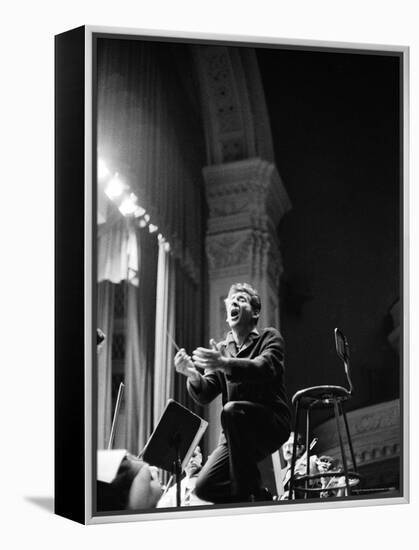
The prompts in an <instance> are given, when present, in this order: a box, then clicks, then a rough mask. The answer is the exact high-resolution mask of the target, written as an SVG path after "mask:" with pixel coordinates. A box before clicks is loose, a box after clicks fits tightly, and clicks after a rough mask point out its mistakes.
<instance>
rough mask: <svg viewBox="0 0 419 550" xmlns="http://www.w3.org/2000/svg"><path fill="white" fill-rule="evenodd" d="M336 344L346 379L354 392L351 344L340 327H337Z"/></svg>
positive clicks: (350, 389)
mask: <svg viewBox="0 0 419 550" xmlns="http://www.w3.org/2000/svg"><path fill="white" fill-rule="evenodd" d="M335 345H336V353H337V354H338V356H339V357H340V359H342V361H343V365H344V367H345V374H346V379H347V380H348V385H349V393H353V389H354V387H353V384H352V380H351V373H350V357H349V344H348V341H347V339H346V338H345V335H344V334H343V332H342V331H341V330H340V329H338V328H335Z"/></svg>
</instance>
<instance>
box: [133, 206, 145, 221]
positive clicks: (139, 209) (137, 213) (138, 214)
mask: <svg viewBox="0 0 419 550" xmlns="http://www.w3.org/2000/svg"><path fill="white" fill-rule="evenodd" d="M144 214H145V209H144V208H142V207H141V206H137V209H136V211H135V212H134V216H135V217H136V218H140V217H141V216H144Z"/></svg>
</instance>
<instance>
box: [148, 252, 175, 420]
mask: <svg viewBox="0 0 419 550" xmlns="http://www.w3.org/2000/svg"><path fill="white" fill-rule="evenodd" d="M166 248H167V247H166V243H165V242H163V241H160V243H159V258H158V268H157V289H156V294H157V303H156V334H155V361H154V388H153V395H154V399H153V424H154V426H156V425H157V423H158V421H159V418H160V416H161V414H162V412H163V410H164V407H165V406H166V403H167V400H168V399H169V398H173V397H174V380H175V369H174V365H173V357H174V354H175V350H174V346H173V343H172V341H171V338H174V328H175V277H176V270H175V262H174V259H173V257H172V256H171V254H170V252H168V251H167V250H166Z"/></svg>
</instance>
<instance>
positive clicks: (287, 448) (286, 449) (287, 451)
mask: <svg viewBox="0 0 419 550" xmlns="http://www.w3.org/2000/svg"><path fill="white" fill-rule="evenodd" d="M293 445H294V437H293V436H291V437H290V438H289V439H288V441H286V442H285V443H284V444H283V446H282V454H283V455H284V459H285V460H286V461H287V462H289V461H290V460H291V458H292V448H293ZM303 450H304V445H299V444H297V452H296V454H297V458H300V456H301V455H302V454H303Z"/></svg>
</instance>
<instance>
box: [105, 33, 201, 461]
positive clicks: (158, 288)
mask: <svg viewBox="0 0 419 550" xmlns="http://www.w3.org/2000/svg"><path fill="white" fill-rule="evenodd" d="M97 45H98V47H97V60H98V65H97V67H98V71H97V82H98V89H97V106H98V117H97V120H98V126H97V144H98V149H97V151H98V157H99V158H101V159H102V160H103V161H104V162H105V163H106V165H107V167H108V168H109V170H110V173H111V174H115V173H116V172H117V173H118V176H119V178H120V180H121V181H123V182H124V183H126V184H127V185H128V186H129V189H130V191H132V192H133V193H135V195H136V196H137V197H138V203H139V204H140V205H141V206H142V207H143V208H144V209H145V210H146V211H147V214H149V215H150V219H151V223H153V224H154V225H157V226H158V233H161V234H162V235H163V237H164V239H166V241H167V242H169V243H170V248H171V252H168V250H167V247H165V246H164V244H165V243H164V241H163V240H161V241H160V244H159V245H158V246H157V239H156V237H155V236H154V244H153V245H151V241H150V240H148V238H149V237H152V235H151V234H148V229H144V230H139V228H138V226H136V225H135V224H136V220H135V218H131V219H130V220H129V221H127V220H126V219H123V218H122V217H121V219H117V220H116V221H115V216H114V219H113V221H112V224H108V223H105V224H104V225H103V227H102V226H100V227H99V231H98V279H99V281H113V282H115V283H116V282H118V281H120V280H129V281H131V284H128V286H127V305H126V319H125V325H126V328H125V331H126V332H125V335H126V338H125V364H124V369H125V372H124V375H125V411H124V415H123V416H124V418H123V422H124V429H123V430H121V431H122V432H123V439H124V441H125V445H126V447H127V448H128V449H129V450H130V451H131V452H133V453H136V452H138V450H140V449H141V448H142V446H143V445H144V443H145V441H146V439H147V438H148V436H149V435H150V433H151V431H152V429H153V427H154V426H155V424H156V422H157V421H158V419H159V417H160V415H161V412H162V410H163V408H164V406H165V404H166V402H167V399H168V398H169V397H175V398H176V399H177V400H179V401H181V402H182V403H185V404H187V403H189V397H188V396H187V394H186V391H185V379H184V378H183V377H182V379H179V377H177V378H176V376H175V371H174V367H173V356H174V354H175V350H174V348H173V345H172V343H171V341H170V338H169V336H168V334H170V335H171V337H173V338H175V339H176V341H177V342H178V344H179V345H180V346H181V347H185V348H187V349H188V351H192V350H193V349H194V347H196V346H197V345H199V344H201V343H202V339H201V330H202V328H201V327H202V319H203V317H204V316H203V313H202V302H201V298H200V296H201V293H202V287H201V283H202V277H203V275H202V273H203V270H202V265H203V235H204V232H205V219H206V206H205V195H204V190H203V189H204V187H203V182H202V167H203V165H204V163H205V160H204V159H205V147H204V140H203V131H202V128H201V121H200V118H199V116H197V113H196V112H193V110H192V109H191V104H190V102H189V101H188V97H187V93H185V89H184V86H183V84H182V82H181V80H182V79H181V77H180V76H179V73H178V69H177V64H176V62H175V60H176V59H177V60H178V61H179V60H180V59H182V60H183V61H184V63H183V61H182V63H181V65H182V66H183V70H186V71H188V70H190V68H191V67H189V68H188V65H187V63H188V62H189V61H190V59H189V58H188V56H189V54H188V48H187V47H185V46H182V45H180V44H179V45H176V44H163V45H162V44H158V43H156V42H147V41H134V40H121V39H103V38H99V39H98V42H97ZM104 185H105V184H104V183H103V182H99V187H98V193H102V195H103V193H104ZM106 200H107V199H106ZM114 210H115V209H114ZM116 210H117V209H116ZM117 214H118V212H117ZM154 235H156V234H154ZM146 237H147V238H146ZM100 284H104V283H100ZM136 285H137V286H136ZM103 299H104V300H107V299H109V296H105V295H104V296H103ZM101 307H102V308H104V309H107V310H108V311H111V310H112V304H111V303H110V302H109V303H108V304H102V305H101ZM101 328H102V327H101ZM103 330H104V331H105V332H106V330H105V328H103ZM110 334H111V333H110ZM110 340H111V338H109V339H108V345H110V342H109V341H110ZM106 368H107V371H106V372H103V373H102V375H101V376H102V378H103V379H106V380H109V376H111V374H110V372H111V364H110V359H109V361H108V362H107V363H106ZM106 391H108V390H106ZM109 391H110V390H109ZM105 393H106V392H105ZM105 393H104V394H103V395H102V394H101V393H100V394H99V396H98V397H99V398H100V401H101V404H99V408H98V411H99V413H100V414H102V412H101V411H102V410H105V405H106V403H108V402H110V398H109V399H108V397H109V395H108V396H107V397H106V399H105ZM106 406H108V405H106ZM191 406H193V405H191ZM106 411H107V412H106V418H107V419H108V418H110V413H109V411H108V409H106ZM100 414H99V416H100ZM119 441H120V439H119Z"/></svg>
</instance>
